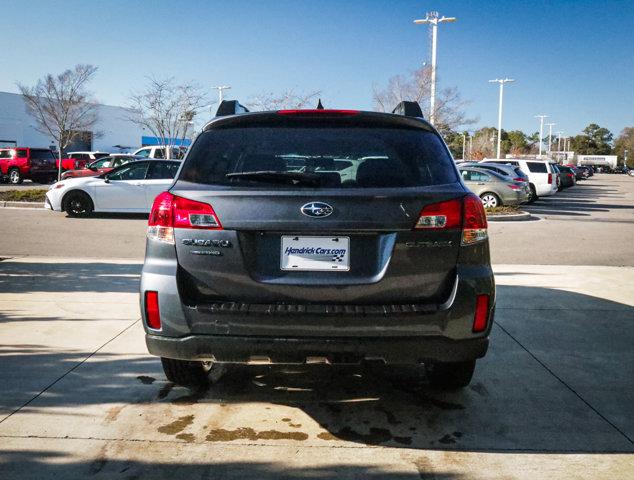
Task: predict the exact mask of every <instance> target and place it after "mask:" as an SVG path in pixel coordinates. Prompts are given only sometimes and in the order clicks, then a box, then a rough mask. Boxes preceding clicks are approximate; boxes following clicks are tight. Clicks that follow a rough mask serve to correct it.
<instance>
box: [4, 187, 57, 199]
mask: <svg viewBox="0 0 634 480" xmlns="http://www.w3.org/2000/svg"><path fill="white" fill-rule="evenodd" d="M47 191H48V190H46V189H45V188H41V189H40V188H38V189H32V190H8V191H6V192H0V201H3V202H44V197H45V196H46V192H47Z"/></svg>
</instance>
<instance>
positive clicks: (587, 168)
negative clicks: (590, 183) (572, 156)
mask: <svg viewBox="0 0 634 480" xmlns="http://www.w3.org/2000/svg"><path fill="white" fill-rule="evenodd" d="M577 168H579V169H581V170H583V171H585V172H586V173H587V174H588V175H587V178H589V177H591V176H593V175H594V169H593V168H592V167H591V166H589V165H578V166H577Z"/></svg>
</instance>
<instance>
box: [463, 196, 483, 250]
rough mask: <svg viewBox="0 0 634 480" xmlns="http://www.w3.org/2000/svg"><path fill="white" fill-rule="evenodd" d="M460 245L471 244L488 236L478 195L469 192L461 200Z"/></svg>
mask: <svg viewBox="0 0 634 480" xmlns="http://www.w3.org/2000/svg"><path fill="white" fill-rule="evenodd" d="M462 208H463V210H464V213H463V220H462V242H461V243H462V245H473V244H474V243H478V242H482V241H484V240H486V239H487V238H489V235H488V233H487V216H486V213H485V212H484V206H483V205H482V200H480V197H478V196H477V195H475V194H474V193H470V194H469V195H467V196H466V197H464V199H463V201H462Z"/></svg>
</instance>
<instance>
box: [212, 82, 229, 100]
mask: <svg viewBox="0 0 634 480" xmlns="http://www.w3.org/2000/svg"><path fill="white" fill-rule="evenodd" d="M211 88H214V89H216V90H218V104H221V103H222V98H223V97H222V92H223V90H229V89H230V88H231V87H230V86H229V85H220V86H218V87H211Z"/></svg>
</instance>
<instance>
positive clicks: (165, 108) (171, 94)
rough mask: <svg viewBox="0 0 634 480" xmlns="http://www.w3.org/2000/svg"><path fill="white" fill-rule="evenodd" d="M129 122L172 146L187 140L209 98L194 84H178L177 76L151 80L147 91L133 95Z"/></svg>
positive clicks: (165, 145) (151, 78) (131, 96)
mask: <svg viewBox="0 0 634 480" xmlns="http://www.w3.org/2000/svg"><path fill="white" fill-rule="evenodd" d="M129 100H130V108H129V112H130V115H129V117H128V119H129V120H130V121H132V122H133V123H135V124H136V125H139V126H140V127H142V128H146V129H147V130H149V131H150V132H151V133H152V135H154V136H155V137H156V138H157V139H158V141H159V142H160V144H161V146H164V147H171V148H170V150H171V149H172V148H173V147H174V146H175V145H176V143H177V142H178V141H179V140H181V141H182V140H184V139H185V138H186V136H187V133H188V131H189V130H190V127H191V126H192V125H193V122H194V118H195V117H196V115H197V114H198V110H200V109H201V108H202V107H203V106H207V105H210V103H211V102H209V100H208V98H207V95H206V94H205V93H204V92H203V90H202V89H201V88H200V86H198V85H196V84H194V83H184V84H177V83H176V81H175V79H174V78H173V77H170V78H165V79H158V78H155V77H149V78H148V83H147V85H146V88H145V90H144V91H143V92H140V93H138V92H133V93H132V94H130V98H129Z"/></svg>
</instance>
